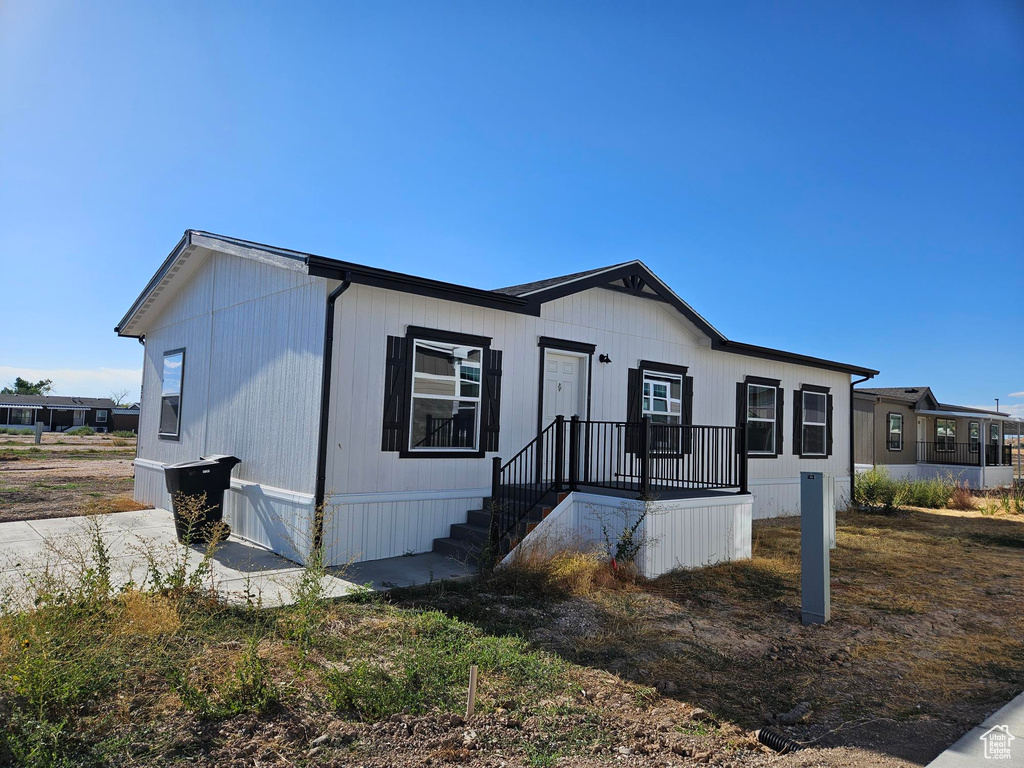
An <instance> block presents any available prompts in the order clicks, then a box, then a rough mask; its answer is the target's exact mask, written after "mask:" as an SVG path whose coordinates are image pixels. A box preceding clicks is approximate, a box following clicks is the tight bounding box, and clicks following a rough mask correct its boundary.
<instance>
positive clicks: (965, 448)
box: [917, 442, 1013, 467]
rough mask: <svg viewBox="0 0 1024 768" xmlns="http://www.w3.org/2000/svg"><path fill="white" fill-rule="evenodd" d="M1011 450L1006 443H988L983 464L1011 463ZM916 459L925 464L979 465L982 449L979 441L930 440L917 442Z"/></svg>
mask: <svg viewBox="0 0 1024 768" xmlns="http://www.w3.org/2000/svg"><path fill="white" fill-rule="evenodd" d="M1012 458H1013V457H1012V450H1011V447H1010V446H1008V445H1002V446H1001V445H999V444H998V443H989V444H987V445H986V446H985V466H988V467H994V466H999V465H1000V464H1011V463H1012ZM917 460H918V461H920V462H924V463H926V464H956V465H958V466H966V467H980V466H981V461H982V450H981V445H980V444H979V443H951V442H931V443H918V444H917Z"/></svg>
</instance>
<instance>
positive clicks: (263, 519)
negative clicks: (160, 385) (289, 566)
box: [135, 459, 315, 563]
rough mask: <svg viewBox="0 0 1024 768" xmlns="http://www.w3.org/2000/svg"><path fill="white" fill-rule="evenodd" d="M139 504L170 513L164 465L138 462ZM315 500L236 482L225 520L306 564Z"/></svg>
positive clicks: (227, 500)
mask: <svg viewBox="0 0 1024 768" xmlns="http://www.w3.org/2000/svg"><path fill="white" fill-rule="evenodd" d="M135 500H136V501H138V502H141V503H143V504H150V505H152V506H153V507H155V508H157V509H168V510H169V509H170V508H171V497H170V494H169V493H168V492H167V486H166V485H165V483H164V467H163V464H161V463H159V462H156V461H150V460H148V459H135ZM314 509H315V504H314V497H313V495H312V494H308V493H297V492H294V491H288V490H285V489H283V488H272V487H270V486H265V485H260V484H258V483H252V482H247V481H243V480H238V479H234V478H232V480H231V488H230V489H229V490H228V491H226V492H225V494H224V519H225V521H226V522H227V524H228V525H230V526H231V532H232V534H233V535H235V536H238V537H239V538H242V539H245V540H247V541H251V542H253V543H254V544H258V545H260V546H262V547H266V548H267V549H270V550H272V551H274V552H276V553H278V554H279V555H283V556H284V557H287V558H288V559H290V560H294V561H296V562H298V563H304V562H305V561H306V557H307V555H308V554H309V550H310V547H311V545H312V542H313V517H314Z"/></svg>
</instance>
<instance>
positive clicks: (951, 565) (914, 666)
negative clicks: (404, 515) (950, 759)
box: [396, 510, 1024, 766]
mask: <svg viewBox="0 0 1024 768" xmlns="http://www.w3.org/2000/svg"><path fill="white" fill-rule="evenodd" d="M837 536H838V548H837V549H836V550H835V551H834V552H833V554H832V573H833V579H832V621H831V623H829V624H828V625H827V626H819V627H804V626H802V625H801V623H800V593H799V583H800V560H799V541H800V539H799V537H800V533H799V523H798V521H797V520H795V519H792V518H788V519H778V520H771V521H759V522H757V523H755V528H754V537H755V545H754V558H753V559H752V560H751V561H748V562H742V563H733V564H728V565H722V566H717V567H714V568H707V569H702V570H696V571H689V572H680V573H674V574H669V575H666V576H664V577H662V578H660V579H658V580H656V581H653V582H648V583H646V584H639V585H636V586H634V587H629V588H617V589H614V588H613V589H608V588H606V587H598V586H593V587H590V586H588V585H587V582H586V579H582V580H581V578H580V577H579V576H578V575H577V576H573V577H572V581H571V586H569V587H568V588H567V589H566V590H565V592H564V593H563V594H562V595H559V594H558V588H557V587H554V588H552V587H551V586H550V585H549V587H548V588H546V589H545V590H544V591H545V592H546V595H545V597H546V598H547V599H541V600H537V599H534V600H529V599H527V600H521V599H520V597H519V595H518V594H517V589H519V588H520V587H521V582H520V584H519V586H517V587H510V586H509V584H508V583H505V582H501V581H496V582H495V584H494V585H493V586H492V587H491V590H490V591H492V592H493V594H490V595H485V594H479V593H477V594H475V595H474V594H469V593H464V592H463V591H462V589H461V588H459V587H455V588H452V587H447V588H445V589H443V590H441V589H438V590H434V591H433V592H431V591H430V590H428V592H427V595H426V596H423V595H416V594H415V593H413V594H411V595H409V596H408V597H407V598H402V597H400V596H396V598H397V599H399V600H400V601H401V600H406V602H407V604H414V605H430V606H432V607H437V608H440V609H442V610H444V611H446V612H448V613H451V614H453V615H455V616H460V617H463V618H465V619H466V620H470V621H474V622H476V623H478V624H480V625H481V626H485V627H489V628H490V629H491V630H492V631H500V630H501V629H502V628H506V630H507V631H515V630H514V629H513V628H514V627H527V628H528V633H529V637H530V638H531V640H533V641H534V642H535V643H537V644H539V645H540V646H541V647H543V648H546V649H549V650H551V651H553V652H555V653H557V654H558V655H560V656H562V657H563V658H566V659H568V660H571V661H573V662H575V663H577V664H581V665H583V666H587V667H591V668H595V669H600V670H604V671H607V672H610V673H613V674H614V675H617V676H618V677H620V678H623V679H625V680H628V681H630V682H633V683H636V684H640V685H643V686H649V687H650V689H651V691H652V696H653V695H654V694H655V693H657V694H661V696H663V697H665V698H667V699H671V700H675V701H676V702H679V703H685V704H686V705H688V706H692V707H699V708H701V709H702V710H705V711H707V712H708V713H709V715H708V716H707V717H706V718H705V719H706V722H707V727H708V729H709V731H714V730H715V729H721V728H725V729H732V728H738V729H740V730H741V731H742V732H745V733H751V732H753V731H754V730H756V729H758V728H761V727H764V726H766V725H767V726H771V727H773V728H776V729H778V730H780V731H781V732H783V733H784V734H786V735H787V736H789V737H790V738H792V739H795V740H796V741H798V742H800V743H801V744H804V745H806V746H807V747H811V748H812V749H808V750H805V751H802V752H799V753H797V754H795V755H792V756H786V757H780V758H778V760H779V763H780V764H787V765H824V766H838V765H923V764H925V763H927V762H929V761H930V760H931V759H932V758H934V757H935V756H936V755H937V754H938V753H939V752H940V751H942V750H943V749H944V748H945V747H947V746H948V745H949V744H951V743H952V742H953V741H955V740H956V739H957V738H958V737H959V736H960V735H962V734H963V733H964V732H966V731H967V730H969V729H970V728H971V727H972V726H973V725H975V724H977V723H978V722H980V721H981V720H982V719H984V717H985V716H986V715H987V714H988V713H989V712H991V711H993V710H994V709H996V708H998V707H999V706H1001V705H1002V704H1003V703H1005V702H1007V701H1008V700H1010V699H1011V698H1013V697H1014V696H1015V695H1017V694H1018V693H1020V692H1021V691H1022V690H1024V580H1022V579H1021V578H1020V574H1021V572H1022V571H1024V518H1022V517H1020V516H1016V515H1013V516H1010V515H1007V516H991V515H985V514H982V513H979V512H952V511H941V512H936V511H924V510H921V511H909V512H901V513H899V514H896V515H892V516H883V515H874V514H854V513H846V514H842V515H841V516H840V518H839V527H838V531H837ZM466 589H467V590H468V589H469V588H468V587H467V588H466ZM473 589H475V590H479V589H480V587H479V585H478V586H476V587H474V588H473ZM656 698H660V697H656ZM662 701H664V699H662Z"/></svg>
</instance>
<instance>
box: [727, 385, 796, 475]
mask: <svg viewBox="0 0 1024 768" xmlns="http://www.w3.org/2000/svg"><path fill="white" fill-rule="evenodd" d="M784 405H785V396H784V393H783V390H782V386H781V382H780V381H779V380H778V379H766V378H763V377H761V376H747V377H746V378H745V379H744V380H743V381H741V382H737V384H736V426H737V427H739V428H740V429H746V433H747V435H746V437H747V441H746V442H747V455H748V456H749V457H750V458H752V459H774V458H776V457H777V456H778V455H779V454H781V453H782V443H783V438H782V423H783V422H782V414H783V408H784Z"/></svg>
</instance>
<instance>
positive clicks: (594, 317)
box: [324, 285, 850, 562]
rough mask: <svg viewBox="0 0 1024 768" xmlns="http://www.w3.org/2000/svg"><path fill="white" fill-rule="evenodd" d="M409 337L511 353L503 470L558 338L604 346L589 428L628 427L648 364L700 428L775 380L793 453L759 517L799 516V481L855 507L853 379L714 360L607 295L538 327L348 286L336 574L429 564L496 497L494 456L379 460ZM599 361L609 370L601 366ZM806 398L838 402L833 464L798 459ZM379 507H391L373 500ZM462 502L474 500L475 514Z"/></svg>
mask: <svg viewBox="0 0 1024 768" xmlns="http://www.w3.org/2000/svg"><path fill="white" fill-rule="evenodd" d="M409 325H415V326H423V327H426V328H434V329H438V330H447V331H455V332H460V333H467V334H474V335H482V336H490V337H492V347H493V348H494V349H498V350H501V351H502V352H503V353H504V358H503V371H502V399H501V434H500V451H499V453H498V454H497V455H500V456H501V457H503V458H506V459H507V458H509V457H511V456H512V455H514V454H515V453H516V452H518V451H519V450H520V449H521V448H522V447H523V446H524V445H526V443H528V442H529V441H530V440H531V439H532V438H533V437H534V436H535V435H536V430H537V409H538V396H539V394H538V380H539V377H540V371H539V365H540V350H539V348H538V345H537V344H538V339H539V337H541V336H549V337H554V338H561V339H566V340H571V341H576V342H584V343H592V344H595V345H596V347H597V350H596V353H595V356H594V363H593V381H592V383H591V412H590V416H591V418H592V419H604V420H613V421H622V420H624V419H625V416H626V386H627V382H626V379H627V374H626V371H627V369H628V368H633V367H636V366H637V364H638V362H639V361H640V360H652V361H657V362H661V363H669V364H675V365H685V366H687V367H688V368H689V371H688V373H689V375H691V376H693V379H694V395H693V408H694V414H693V421H694V423H695V424H709V425H725V426H732V425H734V424H735V421H736V382H739V381H743V379H744V378H745V377H746V376H749V375H754V376H763V377H767V378H773V379H780V380H781V381H782V387H783V388H784V389H785V405H784V414H783V422H782V428H783V435H784V444H783V449H784V452H783V454H782V455H781V456H779V457H778V458H774V459H751V461H750V490H751V493H752V495H753V511H752V514H753V517H755V518H757V517H768V516H776V515H784V514H796V513H798V511H799V477H800V472H801V471H818V472H829V473H831V474H832V475H833V476H834V477H835V478H836V486H837V496H838V497H839V503H841V504H842V503H843V502H844V501H845V500H846V497H847V496H848V494H849V418H848V414H849V397H850V387H849V383H850V377H849V375H848V374H844V373H838V372H833V371H827V370H822V369H818V368H812V367H809V366H802V365H794V364H791V363H783V362H776V361H772V360H763V359H760V358H756V357H749V356H745V355H737V354H732V353H725V352H718V351H713V350H712V349H711V348H710V345H709V343H708V341H707V339H706V338H705V337H704V336H703V335H702V334H700V333H699V332H698V331H696V329H694V328H693V327H692V326H691V325H690V324H689V323H688V322H687V321H685V319H683V318H682V317H681V316H680V315H679V314H678V313H677V312H676V311H675V310H674V309H672V308H671V307H670V306H669V305H667V304H664V303H662V302H659V301H653V300H650V299H642V298H638V297H634V296H630V295H627V294H625V293H619V292H615V291H609V290H604V289H600V288H595V289H591V290H588V291H584V292H581V293H578V294H575V295H572V296H567V297H565V298H562V299H558V300H556V301H552V302H549V303H548V304H545V305H544V306H543V309H542V314H541V316H540V317H532V316H528V315H520V314H514V313H509V312H501V311H498V310H490V309H484V308H480V307H474V306H470V305H466V304H458V303H454V302H449V301H443V300H439V299H431V298H426V297H421V296H412V295H409V294H405V293H399V292H395V291H390V290H386V289H382V288H372V287H367V286H361V285H353V286H351V287H350V288H349V289H348V291H346V292H345V293H344V294H342V295H341V297H340V298H339V299H338V303H337V305H336V314H335V349H334V364H333V371H332V383H331V384H332V389H331V419H330V426H329V434H328V446H329V453H328V466H327V490H328V493H329V503H330V505H331V510H330V512H329V518H328V525H327V527H326V529H325V539H324V540H325V544H326V545H327V546H328V556H329V560H330V561H331V562H346V561H348V560H353V559H354V560H362V559H369V558H371V557H387V556H396V555H401V554H403V553H404V552H405V551H409V550H411V551H414V552H418V551H426V550H429V549H430V548H431V546H432V543H433V539H434V538H437V537H444V536H447V535H448V533H449V531H448V527H449V525H450V524H451V523H452V522H464V521H465V511H466V510H468V509H471V508H474V507H475V506H478V498H479V497H483V496H486V495H489V494H490V488H489V486H490V461H489V458H490V456H491V455H493V454H489V455H488V458H487V459H419V458H415V459H412V458H406V459H401V458H399V456H398V454H397V453H385V452H382V451H381V450H380V443H381V420H382V414H383V407H384V406H383V398H384V385H383V375H384V368H385V353H386V337H387V336H404V335H405V334H406V328H407V326H409ZM602 353H604V354H607V355H609V356H610V357H611V359H612V361H613V362H612V363H610V364H602V363H599V362H598V361H597V355H599V354H602ZM802 384H817V385H822V386H827V387H830V389H831V393H832V396H833V408H834V412H833V455H832V456H831V457H829V458H827V459H801V458H799V457H798V456H794V455H793V453H792V446H793V421H792V414H793V397H794V395H793V391H794V390H795V389H799V388H800V386H801V385H802ZM373 494H382V495H381V496H379V497H376V500H375V497H374V496H373ZM407 494H412V495H414V496H424V497H429V498H430V499H431V501H432V502H440V501H443V502H445V503H444V504H443V505H441V507H442V508H443V510H444V512H443V513H442V514H437V515H433V514H431V513H428V512H427V511H426V510H425V508H424V507H423V506H421V505H418V504H416V503H408V499H409V496H408V495H407ZM403 495H405V496H404V498H405V500H406V501H402V500H401V499H402V498H403ZM467 495H470V496H472V497H473V500H471V501H467V500H466V498H465V497H466V496H467ZM375 504H383V505H387V506H384V507H380V506H374V505H375ZM382 510H386V512H384V514H385V515H386V517H385V518H383V519H382V518H381V514H382ZM410 531H413V532H415V533H410Z"/></svg>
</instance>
